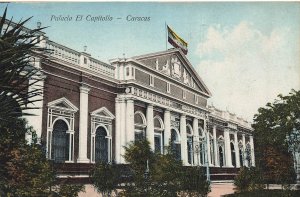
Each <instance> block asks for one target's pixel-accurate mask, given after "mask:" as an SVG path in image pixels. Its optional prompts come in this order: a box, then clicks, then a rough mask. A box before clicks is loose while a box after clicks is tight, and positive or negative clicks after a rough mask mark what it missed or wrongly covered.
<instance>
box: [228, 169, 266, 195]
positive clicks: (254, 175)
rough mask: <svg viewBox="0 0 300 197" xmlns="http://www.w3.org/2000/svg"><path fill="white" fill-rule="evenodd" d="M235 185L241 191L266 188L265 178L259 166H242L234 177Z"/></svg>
mask: <svg viewBox="0 0 300 197" xmlns="http://www.w3.org/2000/svg"><path fill="white" fill-rule="evenodd" d="M234 185H235V186H236V187H237V191H239V192H245V191H255V190H261V189H263V188H264V179H263V177H262V174H261V171H260V170H259V169H258V168H255V167H251V168H246V167H242V168H241V169H240V171H239V173H238V174H237V175H236V177H235V179H234Z"/></svg>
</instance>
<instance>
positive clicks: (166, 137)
mask: <svg viewBox="0 0 300 197" xmlns="http://www.w3.org/2000/svg"><path fill="white" fill-rule="evenodd" d="M164 125H165V130H164V148H165V149H166V147H168V146H169V145H170V144H169V143H170V140H171V113H170V110H168V109H166V110H165V112H164ZM164 151H165V150H164Z"/></svg>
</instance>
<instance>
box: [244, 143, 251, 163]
mask: <svg viewBox="0 0 300 197" xmlns="http://www.w3.org/2000/svg"><path fill="white" fill-rule="evenodd" d="M245 152H246V158H245V160H246V165H247V166H248V167H250V166H251V146H250V144H249V143H247V145H246V151H245Z"/></svg>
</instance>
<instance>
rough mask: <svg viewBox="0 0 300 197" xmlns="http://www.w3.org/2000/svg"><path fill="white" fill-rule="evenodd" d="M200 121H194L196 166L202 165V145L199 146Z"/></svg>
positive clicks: (195, 119)
mask: <svg viewBox="0 0 300 197" xmlns="http://www.w3.org/2000/svg"><path fill="white" fill-rule="evenodd" d="M198 123H199V120H198V119H197V118H194V119H193V131H194V165H200V152H199V151H200V144H199V125H198Z"/></svg>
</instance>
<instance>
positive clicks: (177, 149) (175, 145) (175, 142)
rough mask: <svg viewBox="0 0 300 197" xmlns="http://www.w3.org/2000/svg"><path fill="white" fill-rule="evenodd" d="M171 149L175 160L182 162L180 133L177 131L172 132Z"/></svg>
mask: <svg viewBox="0 0 300 197" xmlns="http://www.w3.org/2000/svg"><path fill="white" fill-rule="evenodd" d="M171 149H172V152H173V154H175V158H176V159H177V160H181V146H180V141H179V133H178V131H176V130H175V129H172V130H171Z"/></svg>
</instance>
